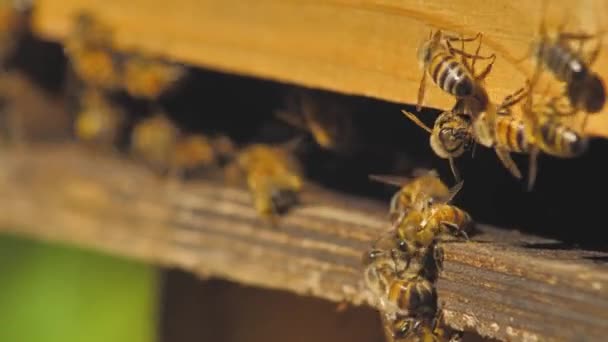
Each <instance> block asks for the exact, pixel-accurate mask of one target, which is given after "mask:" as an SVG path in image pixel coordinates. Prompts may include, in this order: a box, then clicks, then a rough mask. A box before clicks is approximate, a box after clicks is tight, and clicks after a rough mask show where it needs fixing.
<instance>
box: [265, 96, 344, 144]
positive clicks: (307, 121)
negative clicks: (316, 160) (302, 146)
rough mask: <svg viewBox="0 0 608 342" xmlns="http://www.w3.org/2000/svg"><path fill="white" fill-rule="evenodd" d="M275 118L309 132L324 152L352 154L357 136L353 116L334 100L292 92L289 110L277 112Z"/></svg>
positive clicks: (287, 106) (287, 107)
mask: <svg viewBox="0 0 608 342" xmlns="http://www.w3.org/2000/svg"><path fill="white" fill-rule="evenodd" d="M275 116H276V117H277V118H279V119H280V120H282V121H284V122H285V123H287V124H289V125H291V126H293V127H295V128H298V129H301V130H304V131H306V132H309V133H310V134H311V135H312V137H313V138H314V140H315V142H316V143H317V144H318V145H319V146H321V147H322V148H324V149H327V150H332V151H337V152H341V153H348V152H352V149H353V144H354V135H355V132H354V130H355V128H354V125H353V123H352V113H349V112H348V108H347V107H346V105H345V104H341V103H338V104H336V103H335V100H334V99H333V98H325V97H324V95H323V94H313V93H311V92H309V91H303V90H299V91H292V92H291V93H289V96H287V99H286V108H285V109H284V110H279V111H277V112H275Z"/></svg>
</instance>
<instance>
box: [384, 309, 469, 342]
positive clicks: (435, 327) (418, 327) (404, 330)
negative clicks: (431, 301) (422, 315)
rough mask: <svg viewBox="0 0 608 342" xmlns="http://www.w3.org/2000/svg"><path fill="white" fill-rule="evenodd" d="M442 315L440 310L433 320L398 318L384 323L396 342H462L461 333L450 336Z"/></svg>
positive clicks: (386, 320)
mask: <svg viewBox="0 0 608 342" xmlns="http://www.w3.org/2000/svg"><path fill="white" fill-rule="evenodd" d="M442 313H443V311H442V310H441V309H439V311H438V313H437V316H436V317H434V318H433V319H432V320H428V319H425V320H422V319H418V318H415V317H407V316H405V317H400V316H397V317H396V318H394V319H392V321H389V320H388V319H384V321H385V322H386V323H385V325H386V328H387V329H389V333H390V334H391V338H392V340H393V341H394V342H397V341H410V342H414V341H416V342H460V341H461V340H462V334H461V333H460V332H452V333H450V334H448V331H447V329H446V327H445V324H444V323H443V314H442Z"/></svg>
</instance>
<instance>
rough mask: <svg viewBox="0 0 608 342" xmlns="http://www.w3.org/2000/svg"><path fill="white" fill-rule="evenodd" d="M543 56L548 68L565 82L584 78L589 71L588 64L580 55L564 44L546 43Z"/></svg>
mask: <svg viewBox="0 0 608 342" xmlns="http://www.w3.org/2000/svg"><path fill="white" fill-rule="evenodd" d="M542 58H543V61H544V63H545V65H546V66H547V68H549V70H551V72H552V73H553V74H554V75H555V77H556V78H557V79H558V80H560V81H563V82H568V83H570V82H572V81H576V80H581V79H584V78H585V76H586V75H587V73H588V69H587V66H586V65H585V63H584V62H583V61H582V60H581V59H580V57H579V56H578V55H577V54H576V53H575V52H574V51H572V50H571V49H570V48H569V47H568V46H565V45H563V44H559V43H555V44H551V45H545V46H544V49H543V53H542Z"/></svg>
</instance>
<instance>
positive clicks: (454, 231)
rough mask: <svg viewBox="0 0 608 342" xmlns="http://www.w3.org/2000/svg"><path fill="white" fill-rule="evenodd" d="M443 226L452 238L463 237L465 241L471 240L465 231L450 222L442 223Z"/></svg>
mask: <svg viewBox="0 0 608 342" xmlns="http://www.w3.org/2000/svg"><path fill="white" fill-rule="evenodd" d="M441 225H442V226H443V227H446V228H447V229H445V230H446V231H447V232H448V233H449V234H450V235H452V236H456V237H458V236H461V237H462V238H464V239H465V240H467V241H468V240H469V235H468V234H467V233H466V232H465V231H464V229H460V228H459V227H458V226H457V225H455V224H454V223H453V222H450V221H441Z"/></svg>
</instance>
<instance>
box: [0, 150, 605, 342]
mask: <svg viewBox="0 0 608 342" xmlns="http://www.w3.org/2000/svg"><path fill="white" fill-rule="evenodd" d="M0 165H1V167H0V194H1V196H0V208H1V209H0V230H2V231H5V232H10V233H14V234H19V235H25V236H30V237H33V238H37V239H45V240H52V241H59V242H64V243H70V244H76V245H78V246H82V247H88V248H94V249H97V250H100V251H104V252H107V253H112V254H116V255H121V256H126V257H132V258H137V259H141V260H143V261H146V262H149V263H154V264H159V265H164V266H174V267H179V268H182V269H184V270H187V271H190V272H193V273H195V274H197V275H199V276H201V277H220V278H224V279H229V280H233V281H236V282H240V283H243V284H248V285H253V286H261V287H267V288H274V289H282V290H287V291H292V292H296V293H299V294H303V295H311V296H316V297H320V298H325V299H327V300H331V301H348V302H350V303H353V304H361V303H366V302H368V298H369V297H368V296H369V294H368V293H366V292H365V291H361V286H362V284H361V269H360V257H361V255H362V253H363V252H364V251H365V250H366V249H367V248H368V247H369V244H370V241H371V240H372V239H373V238H374V237H375V236H377V235H378V233H379V232H380V231H382V230H383V229H386V220H385V211H386V206H385V205H384V204H381V203H377V202H370V201H367V200H362V199H354V198H350V197H338V196H337V195H332V194H330V193H327V192H325V191H323V190H317V189H314V187H313V188H312V189H313V190H310V191H309V192H308V193H307V194H306V202H307V203H309V205H308V206H306V207H303V208H300V209H296V210H294V211H293V213H292V214H290V215H288V216H287V217H285V218H284V219H283V220H282V221H281V224H280V227H279V228H275V229H273V228H271V227H268V226H267V225H265V224H264V223H263V222H261V221H260V220H259V219H258V217H257V215H256V213H255V211H254V210H253V209H252V208H251V206H250V203H249V197H248V194H247V193H246V192H245V191H244V190H242V189H237V188H229V187H225V186H224V185H222V184H221V182H218V181H204V180H200V181H190V182H182V183H178V182H167V181H164V180H162V179H160V178H159V177H157V176H155V175H153V174H151V173H150V172H149V171H148V170H146V169H144V168H142V167H140V166H138V165H135V164H133V163H132V162H130V161H128V160H123V159H120V158H114V157H109V156H102V155H98V154H94V153H90V152H89V151H84V150H82V149H80V148H78V147H76V146H71V145H65V146H46V147H22V148H21V149H20V151H19V152H16V151H6V150H0ZM482 231H483V233H481V234H480V235H478V236H476V237H475V238H474V241H473V242H468V243H464V242H451V243H446V244H445V252H446V270H445V272H444V273H443V275H442V277H441V279H440V281H439V291H440V292H439V293H440V300H441V301H443V302H445V308H446V315H447V321H448V323H449V324H451V325H452V326H454V327H456V328H461V329H467V330H476V331H477V332H479V333H480V334H482V335H484V336H491V337H495V338H499V339H503V340H509V341H547V340H585V341H591V340H602V339H603V338H604V337H605V336H607V335H608V267H606V266H605V265H601V264H598V263H597V262H598V260H605V259H606V258H608V254H607V253H599V252H585V251H579V250H574V251H562V250H559V248H557V247H559V244H557V243H556V242H555V241H547V240H543V239H538V238H534V237H529V236H524V235H520V234H519V233H516V232H508V231H502V230H498V229H493V228H490V227H482ZM525 246H527V247H525ZM534 246H536V247H534ZM531 247H533V248H531ZM543 247H545V248H546V249H542V248H543ZM552 247H556V248H557V249H552Z"/></svg>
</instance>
